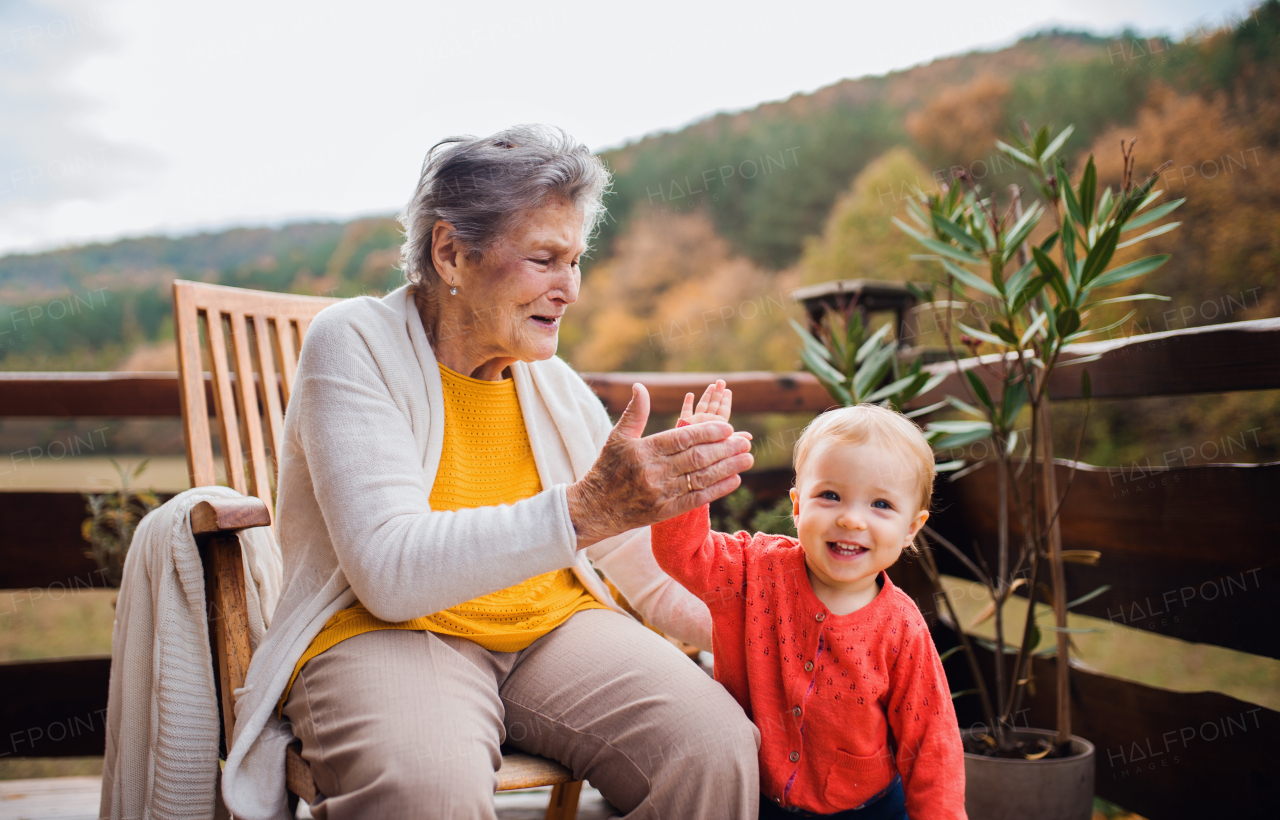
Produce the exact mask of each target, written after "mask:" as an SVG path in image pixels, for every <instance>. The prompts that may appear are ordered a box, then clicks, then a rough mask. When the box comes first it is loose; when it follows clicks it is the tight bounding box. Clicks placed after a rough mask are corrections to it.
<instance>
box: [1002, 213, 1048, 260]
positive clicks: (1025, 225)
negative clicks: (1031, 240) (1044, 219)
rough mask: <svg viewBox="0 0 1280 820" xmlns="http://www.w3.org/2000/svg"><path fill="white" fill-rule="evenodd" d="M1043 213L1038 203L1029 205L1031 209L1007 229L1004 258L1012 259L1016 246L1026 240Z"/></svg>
mask: <svg viewBox="0 0 1280 820" xmlns="http://www.w3.org/2000/svg"><path fill="white" fill-rule="evenodd" d="M1043 213H1044V208H1043V207H1041V205H1040V203H1039V202H1033V203H1031V207H1030V208H1028V209H1026V210H1025V211H1023V212H1022V217H1021V218H1019V219H1018V221H1017V222H1015V223H1014V225H1013V227H1012V228H1010V229H1009V233H1008V236H1007V237H1006V238H1005V244H1004V247H1005V256H1006V258H1007V259H1012V258H1013V254H1014V253H1016V252H1017V250H1018V246H1019V245H1021V244H1022V243H1023V241H1025V240H1026V238H1027V237H1028V236H1029V235H1030V234H1031V231H1032V230H1034V229H1035V227H1036V225H1037V224H1038V223H1039V222H1040V217H1041V215H1043Z"/></svg>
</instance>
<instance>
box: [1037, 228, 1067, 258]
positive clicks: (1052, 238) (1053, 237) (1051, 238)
mask: <svg viewBox="0 0 1280 820" xmlns="http://www.w3.org/2000/svg"><path fill="white" fill-rule="evenodd" d="M1061 236H1062V232H1061V231H1054V232H1053V233H1051V234H1049V235H1048V236H1046V237H1045V238H1044V241H1043V242H1041V243H1040V250H1042V251H1044V252H1045V253H1052V252H1053V246H1054V245H1056V244H1058V239H1059V238H1060V237H1061Z"/></svg>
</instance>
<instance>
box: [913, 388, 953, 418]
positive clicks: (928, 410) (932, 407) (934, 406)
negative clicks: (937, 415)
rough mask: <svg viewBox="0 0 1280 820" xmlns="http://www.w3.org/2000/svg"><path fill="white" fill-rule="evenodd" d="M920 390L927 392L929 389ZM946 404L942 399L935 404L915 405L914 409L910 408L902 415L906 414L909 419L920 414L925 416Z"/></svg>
mask: <svg viewBox="0 0 1280 820" xmlns="http://www.w3.org/2000/svg"><path fill="white" fill-rule="evenodd" d="M921 392H922V393H927V392H929V391H927V390H923V391H921ZM916 395H920V394H919V393H917V394H916ZM946 406H947V402H946V401H945V400H944V401H940V402H937V403H936V404H930V405H929V406H927V407H917V408H916V409H915V410H910V411H908V412H906V413H903V414H902V415H904V416H906V417H907V418H909V419H914V418H918V417H920V416H927V415H929V414H930V413H933V412H935V411H937V410H941V409H942V408H943V407H946Z"/></svg>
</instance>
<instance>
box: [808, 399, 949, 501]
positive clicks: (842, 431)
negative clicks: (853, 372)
mask: <svg viewBox="0 0 1280 820" xmlns="http://www.w3.org/2000/svg"><path fill="white" fill-rule="evenodd" d="M832 440H834V441H839V442H843V443H845V444H865V443H867V442H868V441H875V442H878V443H881V444H884V445H886V446H887V447H889V448H890V449H891V450H895V451H897V452H898V453H899V454H900V455H901V456H902V460H903V462H905V465H906V466H905V469H910V470H912V471H913V472H914V473H915V478H916V486H917V488H918V489H919V502H920V509H921V510H928V509H929V501H930V499H931V498H932V497H933V478H934V475H935V470H934V462H933V450H932V449H931V448H930V447H929V442H927V441H925V439H924V433H922V432H920V428H919V427H917V426H916V423H915V422H913V421H912V420H911V419H909V418H907V417H906V416H904V415H902V414H900V413H895V412H893V411H892V410H887V409H885V408H883V407H880V406H878V405H875V404H858V405H854V406H853V407H841V408H838V409H836V410H828V411H827V412H825V413H823V414H822V415H820V416H818V417H817V418H816V419H814V420H813V421H811V422H809V426H807V427H805V428H804V432H803V433H801V434H800V438H799V439H798V440H797V441H796V447H795V451H794V452H793V454H792V464H793V466H794V467H795V470H796V484H797V485H798V484H799V483H800V474H801V471H802V470H803V469H804V463H805V461H806V460H808V458H809V454H810V452H812V450H813V448H814V446H815V445H817V444H819V443H820V442H823V441H832Z"/></svg>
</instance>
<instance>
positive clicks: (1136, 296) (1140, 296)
mask: <svg viewBox="0 0 1280 820" xmlns="http://www.w3.org/2000/svg"><path fill="white" fill-rule="evenodd" d="M1152 299H1154V300H1156V301H1158V302H1168V301H1169V300H1170V297H1168V296H1161V295H1160V294H1158V293H1131V294H1129V295H1128V296H1117V297H1115V298H1114V299H1102V300H1099V301H1097V302H1090V303H1089V304H1087V305H1085V306H1084V307H1083V308H1082V310H1090V309H1092V308H1095V307H1097V306H1098V305H1114V304H1118V303H1120V302H1146V301H1149V300H1152Z"/></svg>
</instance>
